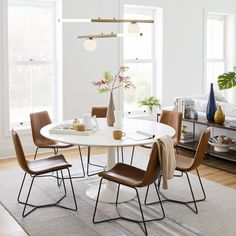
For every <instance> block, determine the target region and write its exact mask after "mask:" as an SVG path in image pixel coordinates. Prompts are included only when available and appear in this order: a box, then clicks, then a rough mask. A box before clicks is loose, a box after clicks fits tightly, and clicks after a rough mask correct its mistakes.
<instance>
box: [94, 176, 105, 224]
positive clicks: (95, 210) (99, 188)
mask: <svg viewBox="0 0 236 236" xmlns="http://www.w3.org/2000/svg"><path fill="white" fill-rule="evenodd" d="M102 180H103V178H101V180H100V183H99V187H98V195H97V199H96V203H95V208H94V212H93V223H94V224H95V223H97V221H95V217H96V213H97V206H98V200H99V196H100V191H101V185H102Z"/></svg>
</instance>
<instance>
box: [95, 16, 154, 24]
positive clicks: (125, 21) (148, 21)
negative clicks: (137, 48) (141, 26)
mask: <svg viewBox="0 0 236 236" xmlns="http://www.w3.org/2000/svg"><path fill="white" fill-rule="evenodd" d="M91 22H99V23H127V22H128V23H154V20H140V19H139V20H138V19H116V18H112V19H102V18H100V17H99V18H98V19H91Z"/></svg>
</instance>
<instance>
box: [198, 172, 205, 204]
mask: <svg viewBox="0 0 236 236" xmlns="http://www.w3.org/2000/svg"><path fill="white" fill-rule="evenodd" d="M196 172H197V176H198V180H199V183H200V185H201V189H202V193H203V198H202V199H200V200H201V201H204V200H206V193H205V190H204V188H203V184H202V180H201V177H200V175H199V172H198V169H196ZM200 200H198V201H200Z"/></svg>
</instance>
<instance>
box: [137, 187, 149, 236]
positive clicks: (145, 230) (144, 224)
mask: <svg viewBox="0 0 236 236" xmlns="http://www.w3.org/2000/svg"><path fill="white" fill-rule="evenodd" d="M134 189H135V191H136V195H137V199H138V204H139V208H140V212H141V217H142V221H143V226H144V229H143V230H144V233H145V235H148V232H147V227H146V223H145V220H144V215H143V210H142V206H141V202H140V198H139V193H138V190H137V189H136V188H134Z"/></svg>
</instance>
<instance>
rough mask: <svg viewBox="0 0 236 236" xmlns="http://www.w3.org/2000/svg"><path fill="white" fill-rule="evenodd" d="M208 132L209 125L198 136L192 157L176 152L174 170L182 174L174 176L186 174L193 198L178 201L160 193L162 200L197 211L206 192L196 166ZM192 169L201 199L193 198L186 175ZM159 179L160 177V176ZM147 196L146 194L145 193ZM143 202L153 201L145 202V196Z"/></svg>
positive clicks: (204, 146) (201, 158)
mask: <svg viewBox="0 0 236 236" xmlns="http://www.w3.org/2000/svg"><path fill="white" fill-rule="evenodd" d="M210 133H211V129H210V127H208V128H207V129H206V130H205V131H204V132H203V133H202V135H201V137H200V140H199V143H198V146H197V149H196V153H195V155H194V158H189V157H184V156H181V155H178V154H176V170H178V171H180V172H181V173H182V175H179V176H176V177H181V176H183V173H185V174H186V177H187V181H188V184H189V188H190V192H191V195H192V199H193V200H190V201H185V202H184V201H179V200H174V199H169V198H167V197H166V196H165V195H164V194H162V193H161V195H162V196H163V197H164V199H165V200H163V201H162V202H164V201H170V202H175V203H180V204H185V205H186V206H187V207H188V208H190V209H191V210H192V211H193V212H194V213H196V214H197V213H198V208H197V204H196V203H197V202H200V201H204V200H205V199H206V194H205V191H204V188H203V184H202V181H201V177H200V175H199V172H198V167H199V166H200V165H201V163H202V161H203V159H204V157H205V152H206V150H207V146H208V139H209V137H210ZM193 170H196V173H197V177H198V180H199V183H200V186H201V189H202V194H203V197H202V198H201V199H197V200H196V199H195V196H194V193H193V189H192V185H191V182H190V178H189V175H188V172H190V171H193ZM160 179H161V178H160ZM159 186H160V181H159V183H158V187H159ZM148 190H149V189H147V194H148ZM146 196H147V195H146ZM145 203H146V204H147V205H148V204H153V203H147V198H146V199H145ZM190 203H193V204H194V208H192V207H191V206H190V205H189V204H190Z"/></svg>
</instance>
